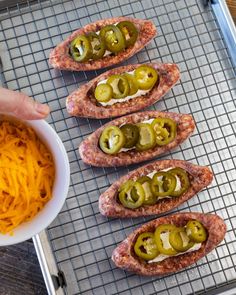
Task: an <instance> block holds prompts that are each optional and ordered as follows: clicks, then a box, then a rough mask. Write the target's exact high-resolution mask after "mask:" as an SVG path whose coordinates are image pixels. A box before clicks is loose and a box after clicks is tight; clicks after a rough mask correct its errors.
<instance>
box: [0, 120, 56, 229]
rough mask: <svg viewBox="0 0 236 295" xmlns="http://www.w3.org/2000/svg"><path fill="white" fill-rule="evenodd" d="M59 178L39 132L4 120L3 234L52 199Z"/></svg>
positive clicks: (0, 157)
mask: <svg viewBox="0 0 236 295" xmlns="http://www.w3.org/2000/svg"><path fill="white" fill-rule="evenodd" d="M54 177H55V169H54V163H53V158H52V155H51V153H50V152H49V150H48V148H47V147H46V146H45V144H44V143H43V142H42V141H41V140H40V139H39V138H38V136H37V135H36V133H35V131H34V130H33V129H32V128H31V127H29V126H27V125H25V124H23V123H22V122H18V121H10V120H9V121H8V120H3V121H0V233H2V234H6V233H9V234H12V232H13V230H14V229H15V228H16V227H17V226H18V225H20V224H21V223H23V222H25V221H29V220H31V219H32V218H33V217H34V216H35V215H36V214H37V213H38V212H39V211H40V210H41V209H42V208H43V207H44V205H45V204H46V203H47V202H48V201H49V200H50V199H51V197H52V188H53V182H54Z"/></svg>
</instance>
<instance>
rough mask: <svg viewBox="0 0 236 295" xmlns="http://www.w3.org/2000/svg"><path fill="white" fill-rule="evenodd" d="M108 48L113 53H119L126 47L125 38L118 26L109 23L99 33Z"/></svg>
mask: <svg viewBox="0 0 236 295" xmlns="http://www.w3.org/2000/svg"><path fill="white" fill-rule="evenodd" d="M99 35H100V37H101V39H102V40H103V42H104V43H105V45H106V48H107V49H108V50H109V51H111V52H112V53H118V52H120V51H123V50H124V49H125V38H124V36H123V34H122V32H121V31H120V29H119V28H118V27H116V26H115V25H107V26H105V27H103V28H102V29H101V31H100V33H99Z"/></svg>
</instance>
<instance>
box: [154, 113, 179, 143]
mask: <svg viewBox="0 0 236 295" xmlns="http://www.w3.org/2000/svg"><path fill="white" fill-rule="evenodd" d="M152 127H153V129H154V131H155V133H156V142H157V144H158V145H160V146H163V145H167V144H168V143H170V142H171V141H173V140H174V139H175V137H176V130H177V124H176V122H175V121H174V120H172V119H170V118H156V119H155V120H153V121H152Z"/></svg>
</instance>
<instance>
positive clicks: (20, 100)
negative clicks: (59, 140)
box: [0, 88, 50, 120]
mask: <svg viewBox="0 0 236 295" xmlns="http://www.w3.org/2000/svg"><path fill="white" fill-rule="evenodd" d="M0 112H4V113H11V114H13V115H15V116H16V117H18V118H20V119H24V120H36V119H43V118H45V117H47V115H48V114H49V112H50V109H49V107H48V106H47V105H45V104H40V103H37V102H36V101H34V100H33V99H32V98H30V97H29V96H27V95H26V94H24V93H22V92H17V91H12V90H8V89H5V88H0Z"/></svg>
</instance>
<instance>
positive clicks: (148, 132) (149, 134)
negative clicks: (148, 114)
mask: <svg viewBox="0 0 236 295" xmlns="http://www.w3.org/2000/svg"><path fill="white" fill-rule="evenodd" d="M137 126H138V128H139V139H138V142H137V144H136V149H137V150H138V151H146V150H149V149H152V148H154V147H155V145H156V140H155V133H154V130H153V128H152V126H151V125H150V124H148V123H138V124H137Z"/></svg>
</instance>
